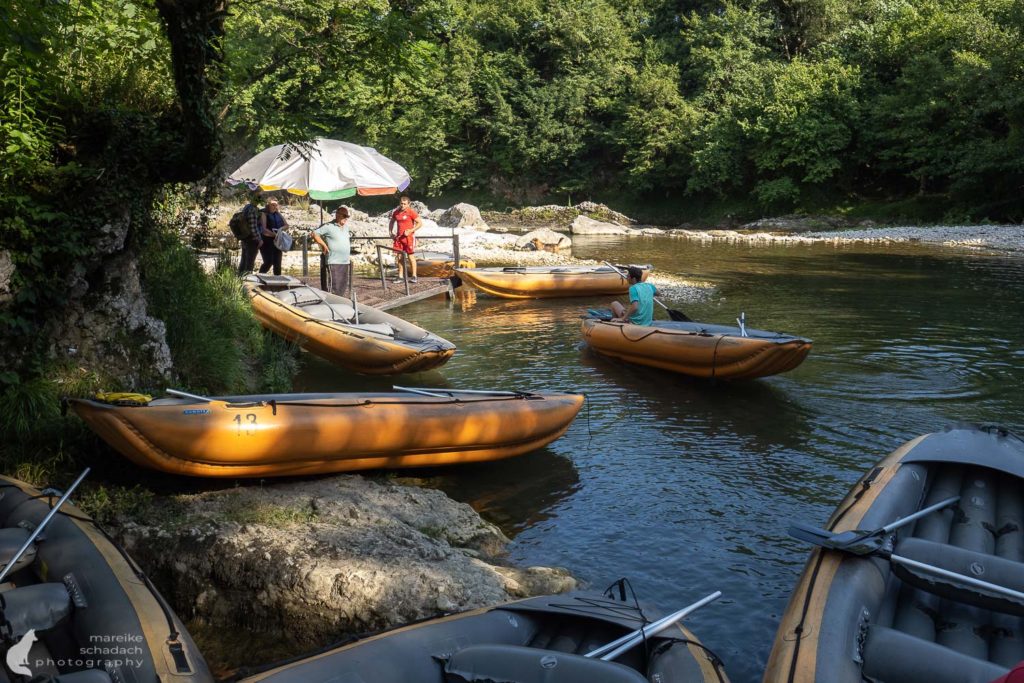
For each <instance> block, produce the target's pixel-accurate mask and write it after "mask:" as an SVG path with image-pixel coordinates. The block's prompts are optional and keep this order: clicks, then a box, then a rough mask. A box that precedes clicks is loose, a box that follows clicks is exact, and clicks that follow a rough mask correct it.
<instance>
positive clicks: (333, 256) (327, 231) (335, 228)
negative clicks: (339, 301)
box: [313, 206, 352, 296]
mask: <svg viewBox="0 0 1024 683" xmlns="http://www.w3.org/2000/svg"><path fill="white" fill-rule="evenodd" d="M347 222H348V209H346V208H345V207H344V206H339V207H338V209H337V211H335V212H334V220H333V221H331V222H330V223H324V224H323V225H321V226H320V227H319V228H317V229H316V230H314V231H313V239H314V240H315V241H316V243H317V244H319V245H320V249H322V250H323V252H324V254H326V255H327V271H328V274H329V276H330V277H329V278H328V287H329V289H330V290H331V292H332V293H334V294H337V295H338V296H347V292H348V283H349V277H351V269H352V265H351V263H350V260H349V253H350V252H351V251H352V242H351V240H350V233H349V229H348V226H347V225H345V223H347Z"/></svg>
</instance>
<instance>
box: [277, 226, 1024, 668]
mask: <svg viewBox="0 0 1024 683" xmlns="http://www.w3.org/2000/svg"><path fill="white" fill-rule="evenodd" d="M574 254H575V255H576V256H579V257H583V258H598V259H605V258H608V259H615V260H618V261H630V262H645V263H652V264H654V266H655V267H656V268H657V270H659V271H664V272H669V273H674V274H678V275H682V276H684V277H692V278H694V279H699V280H705V281H709V282H712V283H714V285H715V290H714V292H713V293H712V295H711V296H710V297H709V298H708V299H707V301H705V302H702V303H699V304H694V303H688V302H686V301H669V302H668V303H669V304H670V305H671V306H673V307H674V308H679V309H682V310H684V311H686V312H687V313H688V314H689V315H690V316H691V317H693V318H695V319H698V320H704V321H708V322H723V323H728V322H730V321H732V320H733V319H734V318H735V317H736V316H737V315H738V314H739V312H740V311H741V310H742V311H745V312H746V315H747V323H748V325H750V326H751V327H757V328H761V329H769V330H781V331H786V332H789V333H792V334H798V335H801V336H805V337H809V338H811V339H813V340H814V343H815V345H814V350H813V351H812V352H811V355H810V356H809V358H808V359H807V361H805V363H804V364H803V365H802V366H801V367H799V368H797V369H796V370H794V371H792V372H790V373H787V374H785V375H780V376H778V377H773V378H767V379H762V380H758V381H755V382H750V383H745V384H735V385H730V384H717V385H712V384H709V383H706V382H702V381H696V380H690V379H687V378H684V377H677V376H672V375H670V374H667V373H663V372H659V371H655V370H649V369H645V368H640V367H634V366H628V365H625V364H622V363H619V362H615V361H610V360H607V359H604V358H601V357H599V356H597V355H595V354H593V353H591V352H589V351H588V350H586V349H585V348H582V347H581V343H580V339H581V338H580V333H579V319H578V318H579V315H580V314H581V313H582V312H583V311H584V310H585V309H586V308H587V307H588V306H595V305H601V304H606V302H604V301H602V300H586V299H563V300H554V301H506V300H501V299H496V298H492V297H489V296H487V295H484V294H476V293H474V292H473V291H467V292H462V293H461V295H460V297H459V298H458V299H457V300H456V301H454V302H446V301H445V300H444V299H443V298H438V299H434V300H430V301H425V302H421V303H418V304H415V305H412V306H409V307H406V308H403V309H399V311H398V313H399V314H400V315H401V316H402V317H405V318H407V319H409V320H411V321H413V322H415V323H417V324H419V325H422V326H423V327H426V328H428V329H430V330H432V331H433V332H436V333H438V334H440V335H441V336H443V337H446V338H447V339H450V340H451V341H453V342H454V343H455V344H456V345H457V346H458V349H459V350H458V352H457V354H456V355H455V357H454V358H453V359H452V360H451V361H450V362H449V363H448V364H447V365H446V366H444V367H443V368H441V369H440V370H438V371H434V372H430V373H424V374H421V375H414V376H410V377H403V378H401V379H400V380H397V383H400V384H407V385H410V386H451V387H459V388H493V389H508V388H516V389H569V390H574V391H582V392H585V393H586V395H587V397H588V401H587V405H586V406H585V407H584V410H583V412H582V413H581V414H580V417H579V418H578V419H577V420H576V422H575V423H574V424H573V426H572V427H571V428H570V429H569V431H568V433H567V434H566V435H565V436H564V437H563V438H561V439H559V440H558V441H556V442H555V443H553V444H552V445H551V446H549V447H548V448H547V449H545V450H543V451H540V452H537V453H533V454H531V455H528V456H525V457H521V458H516V459H512V460H508V461H505V462H500V463H493V464H490V465H477V466H467V467H462V468H457V469H444V470H442V469H436V470H430V471H425V472H413V473H411V475H412V476H423V477H426V478H428V481H429V482H430V483H431V484H432V485H435V486H438V487H439V488H442V489H443V490H445V491H447V492H448V493H449V494H450V495H452V496H453V497H454V498H456V499H459V500H463V501H465V502H468V503H470V504H471V505H473V506H474V507H475V508H477V509H478V510H479V511H480V512H481V513H482V514H484V516H485V517H487V518H488V519H490V520H491V521H494V522H495V523H497V524H499V525H500V526H501V527H502V528H503V529H504V530H505V531H506V533H508V534H509V535H511V536H513V538H514V541H513V543H512V545H511V546H510V551H511V557H510V559H511V560H512V561H514V562H517V563H523V564H544V565H561V566H564V567H567V568H569V569H570V570H571V571H572V572H573V573H574V574H575V575H576V576H578V577H580V578H581V579H582V580H584V581H585V582H587V583H588V584H590V585H591V586H593V587H598V588H603V587H604V586H605V585H607V584H608V583H610V582H611V581H613V580H614V579H616V578H618V577H620V576H627V577H629V578H630V580H631V582H632V583H633V586H634V587H635V588H636V590H637V592H638V593H639V594H640V596H641V597H642V598H645V599H647V600H649V601H651V602H653V603H654V604H656V605H657V606H658V607H660V608H662V609H663V610H666V611H669V610H673V609H676V608H679V607H682V606H684V605H686V604H688V603H690V602H693V601H695V600H697V599H698V598H700V597H702V596H703V595H705V594H707V593H710V592H712V591H713V590H721V591H723V593H724V594H725V596H724V597H723V598H722V599H721V600H719V601H718V602H716V603H713V604H712V605H710V606H708V607H705V608H704V609H702V610H701V611H700V612H698V613H697V614H695V615H694V616H693V617H691V618H690V619H689V620H688V623H689V624H690V625H691V626H692V627H693V629H694V630H695V631H696V632H697V634H698V635H699V636H700V637H701V639H702V640H703V641H704V642H705V644H707V645H708V646H709V647H711V648H712V649H713V650H714V651H715V652H717V653H718V654H719V656H721V657H722V658H723V659H724V660H725V663H726V666H727V669H728V671H729V674H730V676H731V677H732V680H733V681H738V682H741V683H744V682H751V681H757V680H760V675H761V671H762V670H763V667H764V663H765V661H766V660H767V657H768V652H769V650H770V648H771V643H772V639H773V637H774V634H775V628H776V626H777V624H778V619H779V617H780V615H781V613H782V612H783V610H784V609H785V607H786V603H787V601H788V598H789V594H790V591H791V590H792V588H793V585H794V583H795V581H796V578H797V575H798V574H799V572H800V570H801V568H802V566H803V562H804V560H805V558H806V554H807V552H808V550H809V548H807V547H806V546H805V545H803V544H801V543H799V542H797V541H795V540H792V539H789V538H787V537H786V535H785V530H786V525H787V523H788V522H789V521H790V520H794V519H799V520H805V521H808V522H814V523H823V522H824V521H825V519H826V518H827V517H828V515H829V514H830V513H831V511H832V509H833V507H834V506H835V505H836V504H837V503H838V501H839V500H840V499H841V498H842V497H843V496H844V495H845V494H846V492H847V490H848V489H849V488H850V486H851V485H852V484H853V483H854V482H855V481H856V480H857V478H858V477H859V476H860V475H861V474H862V473H863V472H864V470H866V469H867V468H868V467H869V466H870V465H872V464H873V463H874V462H875V461H877V460H878V459H880V458H881V457H882V456H883V455H885V454H886V453H888V452H889V451H891V450H893V449H894V448H895V447H896V446H898V445H900V444H901V443H903V442H904V441H906V440H909V439H910V438H912V437H914V436H917V435H919V434H923V433H926V432H929V431H934V430H938V429H942V428H943V427H946V426H948V425H951V424H954V423H957V422H962V421H968V422H981V423H998V424H1003V425H1005V426H1007V427H1010V428H1012V429H1015V430H1017V431H1021V430H1022V429H1024V392H1022V390H1021V389H1022V387H1024V322H1022V316H1021V313H1022V305H1021V301H1022V299H1024V297H1022V296H1021V293H1022V290H1024V260H1021V259H1019V258H1008V257H1001V256H994V255H989V254H981V253H975V252H970V251H956V250H950V249H942V248H933V247H923V246H915V245H909V246H902V247H900V246H896V247H894V246H892V245H889V246H887V247H875V246H863V245H857V246H845V247H833V246H831V245H828V246H825V245H821V246H788V247H756V248H754V247H748V246H736V245H722V244H709V245H702V244H698V243H694V242H689V241H684V240H676V239H672V238H665V237H657V238H607V239H602V238H590V239H588V240H582V239H581V240H577V243H576V245H575V247H574ZM304 357H305V358H306V361H305V362H306V367H305V369H304V372H303V375H302V377H300V380H299V383H298V386H297V387H296V388H297V390H305V389H319V390H342V389H344V390H359V389H371V388H373V389H377V388H386V387H388V386H389V385H390V384H391V381H390V380H380V379H368V378H359V377H354V376H351V375H346V374H345V373H343V372H341V371H339V370H335V369H333V368H332V367H331V366H330V365H328V364H327V363H324V362H321V361H318V360H317V359H315V358H311V357H309V355H308V354H304Z"/></svg>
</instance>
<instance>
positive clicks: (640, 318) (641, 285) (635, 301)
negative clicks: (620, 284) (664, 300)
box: [612, 266, 658, 325]
mask: <svg viewBox="0 0 1024 683" xmlns="http://www.w3.org/2000/svg"><path fill="white" fill-rule="evenodd" d="M628 273H629V308H626V307H625V306H623V305H622V304H621V303H619V302H618V301H613V302H612V315H613V316H614V317H613V318H612V322H619V323H625V322H628V323H632V324H633V325H650V324H651V322H652V321H653V320H654V295H655V294H657V293H658V290H657V288H656V287H655V286H654V285H652V284H650V283H649V282H644V281H643V279H644V271H643V270H641V269H640V268H637V267H636V266H630V267H629V269H628Z"/></svg>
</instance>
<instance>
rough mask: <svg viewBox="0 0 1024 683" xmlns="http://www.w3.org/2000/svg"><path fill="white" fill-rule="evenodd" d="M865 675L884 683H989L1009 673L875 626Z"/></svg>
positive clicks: (870, 634) (865, 653)
mask: <svg viewBox="0 0 1024 683" xmlns="http://www.w3.org/2000/svg"><path fill="white" fill-rule="evenodd" d="M863 660H864V665H863V668H862V673H863V675H864V676H865V678H866V679H867V680H872V681H881V682H882V683H897V682H898V683H990V682H991V681H993V680H995V679H996V678H999V677H1000V676H1002V675H1003V674H1005V673H1006V672H1007V669H1006V668H1004V667H1001V666H999V665H998V664H993V663H992V662H986V661H985V660H982V659H976V658H974V657H971V656H969V655H965V654H963V653H960V652H957V651H956V650H952V649H950V648H948V647H944V646H942V645H939V644H938V643H933V642H931V641H928V640H923V639H921V638H916V637H914V636H911V635H908V634H906V633H903V632H902V631H896V630H894V629H891V628H885V627H884V626H877V625H874V624H872V625H871V626H869V627H868V635H867V639H866V641H865V644H864V651H863Z"/></svg>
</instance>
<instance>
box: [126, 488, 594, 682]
mask: <svg viewBox="0 0 1024 683" xmlns="http://www.w3.org/2000/svg"><path fill="white" fill-rule="evenodd" d="M114 531H115V534H116V536H117V537H118V539H119V540H120V541H121V542H122V543H123V544H124V546H125V547H126V549H127V550H128V552H129V553H131V555H132V556H133V557H134V558H135V559H136V560H137V561H138V562H139V564H140V565H141V566H143V567H145V568H146V570H147V573H149V574H150V576H151V577H152V578H153V579H154V581H155V583H157V585H159V586H160V587H161V590H163V591H164V592H165V594H166V597H168V598H169V599H170V600H171V602H172V604H173V605H174V608H175V610H176V611H177V612H178V614H179V615H181V616H182V617H183V618H184V619H186V620H187V621H188V622H189V624H190V628H191V627H194V628H195V632H196V634H197V638H198V639H199V641H200V645H201V647H202V649H203V651H204V653H206V655H207V656H208V657H209V658H210V659H211V662H212V664H213V665H214V666H215V667H216V668H218V669H221V670H225V669H229V668H232V667H235V666H238V665H242V664H245V665H252V664H256V663H259V662H264V661H268V660H273V659H279V658H281V657H284V656H289V655H294V654H298V653H302V652H305V651H308V650H311V649H314V648H317V647H322V646H323V645H325V644H328V643H331V642H335V641H337V640H339V639H341V638H343V637H345V636H347V635H352V634H357V633H365V632H368V631H377V630H380V629H386V628H391V627H394V626H398V625H401V624H404V623H408V622H411V621H416V620H418V619H423V618H428V617H434V616H438V615H441V614H444V613H449V612H456V611H461V610H466V609H472V608H475V607H481V606H485V605H494V604H497V603H500V602H504V601H507V600H510V599H513V598H519V597H526V596H531V595H540V594H548V593H558V592H563V591H566V590H571V589H573V588H574V587H575V586H576V582H575V580H574V579H573V578H572V577H571V576H570V575H569V574H568V572H566V571H565V570H562V569H556V568H550V567H529V568H517V567H511V566H508V565H506V564H504V563H502V561H501V556H502V554H503V552H504V549H505V546H506V545H507V544H508V542H509V539H508V538H506V537H505V535H504V534H502V532H501V531H500V530H499V529H498V528H497V527H495V526H494V525H492V524H489V523H487V522H486V521H484V520H483V519H481V517H480V516H479V515H478V514H477V513H476V512H475V511H474V510H473V509H472V508H470V507H469V506H468V505H465V504H463V503H457V502H455V501H453V500H451V499H450V498H448V497H447V496H446V495H445V494H444V493H442V492H440V491H436V490H431V489H423V488H417V487H411V486H402V485H396V484H394V483H392V482H390V481H389V480H387V479H374V478H367V477H362V476H358V475H347V476H335V477H327V478H321V479H314V480H308V481H290V482H282V483H274V484H271V485H265V486H247V487H238V488H231V489H226V490H221V491H208V492H204V493H199V494H194V495H179V496H172V497H166V498H160V499H157V500H156V501H155V502H154V504H153V506H152V507H151V508H150V509H149V510H148V511H147V512H146V513H144V517H142V518H136V519H133V520H131V521H126V522H124V523H122V524H121V525H120V526H119V527H117V528H116V529H115V530H114ZM235 633H244V634H245V635H246V637H245V639H244V642H243V643H239V642H235V640H234V639H233V638H232V636H231V634H235Z"/></svg>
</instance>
